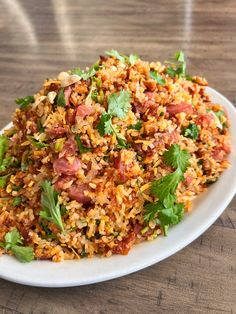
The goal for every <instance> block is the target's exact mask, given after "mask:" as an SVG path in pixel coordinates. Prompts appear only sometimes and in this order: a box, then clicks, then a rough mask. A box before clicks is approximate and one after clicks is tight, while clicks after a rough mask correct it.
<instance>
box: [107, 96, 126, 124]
mask: <svg viewBox="0 0 236 314" xmlns="http://www.w3.org/2000/svg"><path fill="white" fill-rule="evenodd" d="M130 107H131V104H130V92H128V91H124V90H122V91H120V92H119V93H113V94H110V95H109V96H108V110H107V112H108V114H110V115H111V116H113V117H118V118H120V119H123V118H124V117H125V116H126V115H127V113H128V111H129V109H130Z"/></svg>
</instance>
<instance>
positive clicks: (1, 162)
mask: <svg viewBox="0 0 236 314" xmlns="http://www.w3.org/2000/svg"><path fill="white" fill-rule="evenodd" d="M8 144H9V139H8V137H7V136H5V135H0V171H5V170H6V169H7V168H8V167H10V166H12V165H15V164H14V160H15V158H14V157H12V156H7V157H5V158H4V156H5V153H6V151H7V148H8Z"/></svg>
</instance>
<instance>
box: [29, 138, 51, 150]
mask: <svg viewBox="0 0 236 314" xmlns="http://www.w3.org/2000/svg"><path fill="white" fill-rule="evenodd" d="M28 139H29V140H30V142H31V143H32V145H33V146H34V147H36V148H38V149H41V148H45V147H48V146H49V144H46V143H43V142H40V141H37V140H36V139H35V138H34V137H33V136H28Z"/></svg>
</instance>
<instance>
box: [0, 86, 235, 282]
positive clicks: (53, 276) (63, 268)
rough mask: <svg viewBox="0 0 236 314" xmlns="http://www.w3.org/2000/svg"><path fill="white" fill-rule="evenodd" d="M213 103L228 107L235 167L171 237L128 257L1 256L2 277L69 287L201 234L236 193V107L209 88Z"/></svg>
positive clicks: (129, 268)
mask: <svg viewBox="0 0 236 314" xmlns="http://www.w3.org/2000/svg"><path fill="white" fill-rule="evenodd" d="M207 92H208V93H209V95H210V96H211V99H212V101H213V102H216V103H220V104H222V105H224V107H225V108H226V110H227V112H228V114H229V117H230V119H231V122H232V126H231V130H230V131H231V135H232V148H233V150H232V153H231V154H230V156H229V160H230V162H231V164H232V166H231V167H230V168H229V169H228V170H226V171H225V172H224V173H223V174H222V175H221V177H220V179H219V180H218V181H217V182H216V183H215V184H213V185H212V186H211V187H210V188H209V190H208V191H207V192H205V193H203V194H202V195H200V196H199V197H198V198H197V200H196V202H195V203H194V209H193V210H192V212H191V213H190V214H188V215H186V216H185V218H184V219H183V221H182V222H181V223H179V224H178V225H176V226H174V227H172V228H171V229H170V231H169V235H168V237H159V238H157V239H156V240H154V241H151V242H144V243H141V244H138V245H136V246H134V247H133V249H132V250H131V251H130V253H129V254H128V255H127V256H121V255H114V256H112V257H110V258H100V257H96V258H93V259H82V260H79V261H76V260H74V261H65V262H61V263H53V262H49V261H33V262H31V263H28V264H22V263H20V262H18V261H17V260H16V259H15V258H13V257H10V256H2V257H0V277H1V278H4V279H7V280H10V281H14V282H18V283H21V284H26V285H32V286H41V287H70V286H79V285H85V284H91V283H96V282H100V281H105V280H109V279H112V278H117V277H121V276H124V275H127V274H130V273H133V272H135V271H138V270H140V269H143V268H145V267H148V266H150V265H153V264H155V263H157V262H159V261H161V260H163V259H165V258H167V257H168V256H170V255H172V254H174V253H176V252H178V251H179V250H181V249H182V248H184V247H185V246H186V245H188V244H189V243H191V242H192V241H193V240H195V239H196V238H197V237H199V236H200V235H201V234H202V233H203V232H204V231H205V230H206V229H207V228H209V227H210V226H211V225H212V224H213V222H214V221H215V220H216V219H217V218H218V217H219V216H220V215H221V213H222V212H223V211H224V209H225V208H226V207H227V205H228V204H229V202H230V201H231V199H232V198H233V196H234V194H235V192H236V175H235V173H236V123H235V121H236V110H235V108H234V106H233V105H232V104H231V103H230V102H229V101H228V100H227V99H226V98H225V97H224V96H222V95H221V94H220V93H218V92H217V91H215V90H214V89H212V88H207Z"/></svg>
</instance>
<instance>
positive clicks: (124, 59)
mask: <svg viewBox="0 0 236 314" xmlns="http://www.w3.org/2000/svg"><path fill="white" fill-rule="evenodd" d="M105 54H106V55H108V56H110V57H113V58H116V59H118V60H119V61H121V62H122V63H129V64H130V65H131V66H132V65H134V64H135V62H136V61H137V60H138V59H139V56H138V55H136V54H131V55H129V56H125V55H123V54H120V53H119V52H118V51H117V50H114V49H111V50H109V51H105Z"/></svg>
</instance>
